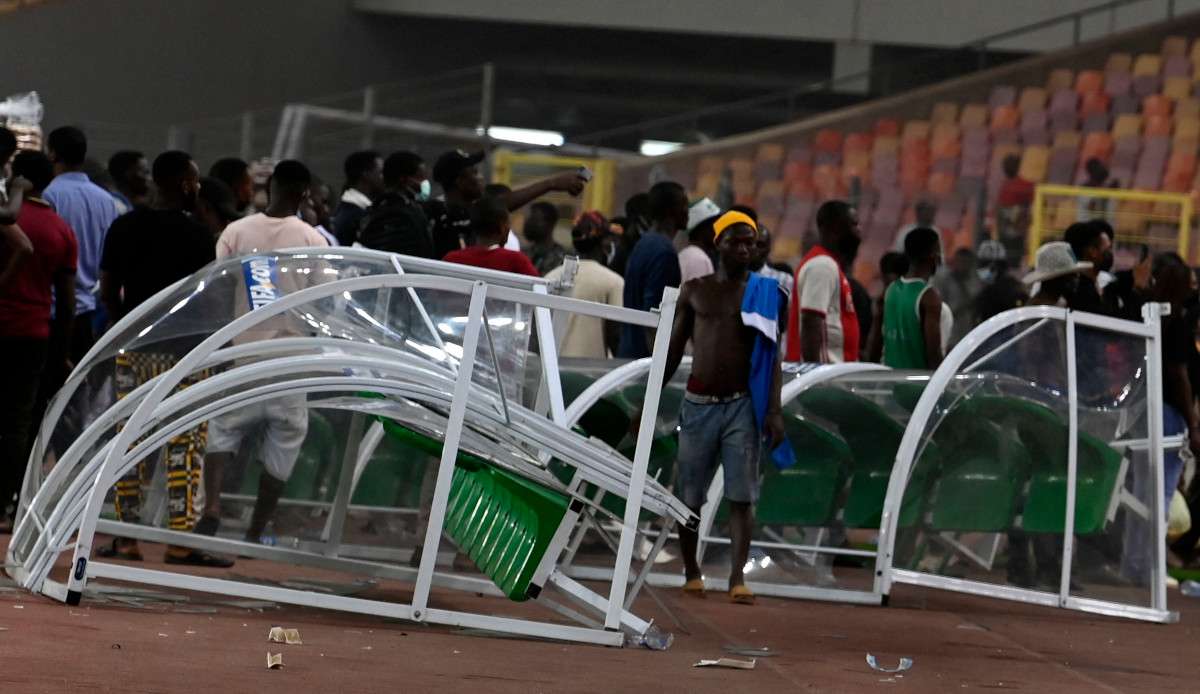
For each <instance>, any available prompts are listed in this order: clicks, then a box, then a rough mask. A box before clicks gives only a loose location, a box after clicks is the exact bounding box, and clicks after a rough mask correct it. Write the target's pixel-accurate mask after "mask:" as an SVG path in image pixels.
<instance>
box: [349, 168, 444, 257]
mask: <svg viewBox="0 0 1200 694" xmlns="http://www.w3.org/2000/svg"><path fill="white" fill-rule="evenodd" d="M429 191H430V188H429V173H428V171H427V169H426V166H425V162H424V161H423V160H422V159H421V157H419V156H417V155H416V154H414V153H412V152H396V153H394V154H391V155H389V156H388V158H387V159H386V160H385V161H384V162H383V197H382V198H381V199H380V200H379V202H378V203H376V204H375V205H374V206H372V207H371V209H369V210H368V211H367V214H366V215H365V216H364V217H363V220H362V224H361V226H360V227H359V231H358V240H359V242H360V243H362V245H364V246H366V247H367V248H374V249H376V250H380V251H388V252H390V253H401V254H403V255H412V256H417V257H419V258H434V257H435V255H434V252H433V238H432V236H430V229H429V227H430V224H429V218H428V217H427V216H426V215H425V209H424V207H423V206H422V205H423V204H424V203H425V201H426V200H428V199H429Z"/></svg>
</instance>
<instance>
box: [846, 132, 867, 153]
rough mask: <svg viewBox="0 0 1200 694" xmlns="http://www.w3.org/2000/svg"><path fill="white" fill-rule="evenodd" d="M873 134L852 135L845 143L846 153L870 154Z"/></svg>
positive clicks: (847, 137)
mask: <svg viewBox="0 0 1200 694" xmlns="http://www.w3.org/2000/svg"><path fill="white" fill-rule="evenodd" d="M871 139H872V138H871V133H850V134H849V135H847V136H846V139H845V140H844V142H843V145H842V146H843V147H844V153H845V154H849V153H850V152H869V151H870V150H871Z"/></svg>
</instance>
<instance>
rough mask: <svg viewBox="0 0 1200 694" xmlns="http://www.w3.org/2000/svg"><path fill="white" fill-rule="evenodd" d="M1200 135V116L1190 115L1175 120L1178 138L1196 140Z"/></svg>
mask: <svg viewBox="0 0 1200 694" xmlns="http://www.w3.org/2000/svg"><path fill="white" fill-rule="evenodd" d="M1198 137H1200V118H1197V117H1196V116H1190V117H1188V118H1179V119H1177V120H1176V121H1175V138H1176V139H1177V140H1186V139H1191V140H1195V139H1197V138H1198Z"/></svg>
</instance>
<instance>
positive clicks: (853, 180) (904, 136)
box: [619, 16, 1200, 282]
mask: <svg viewBox="0 0 1200 694" xmlns="http://www.w3.org/2000/svg"><path fill="white" fill-rule="evenodd" d="M1197 34H1200V18H1197V17H1196V16H1191V17H1186V18H1182V19H1178V20H1176V21H1174V22H1172V23H1164V24H1159V25H1155V26H1152V27H1148V28H1145V29H1139V30H1136V31H1132V32H1127V33H1124V34H1118V35H1115V36H1113V37H1110V38H1107V39H1102V40H1099V41H1095V42H1092V43H1090V44H1084V45H1081V46H1079V47H1077V48H1072V49H1068V50H1064V51H1061V52H1058V53H1054V54H1050V55H1046V56H1039V57H1035V58H1030V59H1027V60H1023V61H1020V62H1018V63H1014V64H1010V65H1006V66H1004V67H1000V68H996V69H992V70H986V71H983V72H981V73H978V74H976V75H972V76H968V77H964V78H958V79H953V80H949V81H947V82H945V83H942V84H940V85H935V86H933V87H929V88H924V89H920V90H917V91H915V92H912V93H910V94H908V95H904V96H899V97H891V98H886V99H880V100H877V101H874V102H870V103H868V104H864V105H860V106H854V107H850V108H847V109H842V110H839V111H835V112H832V113H827V114H823V115H821V116H818V117H815V118H810V119H806V120H804V121H800V122H798V123H794V124H789V125H784V126H780V127H777V128H772V129H769V130H764V131H760V132H758V133H751V134H748V135H743V136H738V137H734V138H730V139H728V140H724V141H720V142H716V143H711V144H708V145H702V146H699V147H694V148H689V149H687V150H683V151H681V152H679V153H677V154H675V155H668V156H666V157H662V158H660V159H659V160H656V161H655V162H654V163H653V166H655V167H659V170H660V171H665V172H667V173H668V174H669V176H671V177H673V178H675V179H676V180H680V181H682V182H684V183H685V185H688V186H690V189H691V192H692V194H693V195H694V196H696V197H700V196H706V195H707V196H710V197H711V196H716V195H717V194H718V192H719V191H720V190H721V187H722V186H721V184H722V181H724V180H728V181H730V182H731V183H732V191H733V196H734V201H735V202H737V203H740V204H747V205H757V206H758V207H759V208H760V209H761V210H762V215H763V220H764V222H765V223H766V224H767V226H769V227H771V228H774V229H777V230H778V233H777V237H778V240H777V242H776V253H777V254H778V255H779V256H781V257H783V258H785V259H786V258H788V257H795V256H798V255H800V253H801V250H802V248H804V247H805V240H806V238H807V237H808V235H810V234H811V233H813V228H812V227H813V215H814V212H815V210H816V208H817V207H818V206H819V205H820V203H821V202H822V201H824V200H827V199H830V198H834V197H845V196H849V198H850V199H851V200H853V201H854V202H856V204H857V207H858V210H859V216H860V222H861V225H862V230H863V237H864V239H863V246H862V248H861V251H860V254H859V259H858V262H857V263H856V266H855V268H854V271H855V274H856V276H858V277H859V279H860V280H862V281H864V282H872V281H874V279H875V275H876V265H877V261H878V258H879V256H880V255H882V253H883V252H885V251H886V250H887V249H888V247H889V244H890V243H891V242H892V239H893V237H894V234H895V231H896V229H897V227H899V226H900V225H902V224H905V223H909V222H911V221H913V219H912V216H913V212H912V207H913V203H915V202H916V201H918V200H928V201H930V202H932V203H933V204H935V205H936V207H937V215H936V221H935V223H936V225H937V226H939V227H940V228H941V229H942V231H943V242H944V251H945V253H946V255H947V257H948V256H949V254H951V253H953V252H954V250H955V249H956V248H959V247H969V246H972V245H974V243H975V241H976V240H977V239H978V238H979V237H980V236H981V235H982V234H985V233H987V228H982V229H981V228H979V227H980V224H981V222H982V223H983V224H985V225H986V224H990V222H989V221H988V220H990V219H991V218H992V216H993V215H994V212H995V205H996V200H997V196H998V193H999V189H1000V186H1001V184H1002V183H1003V180H1004V174H1003V172H1002V170H1001V162H1003V160H1004V159H1005V157H1007V156H1008V155H1010V154H1016V155H1018V156H1020V159H1021V166H1020V174H1019V175H1020V176H1021V177H1023V178H1025V179H1026V180H1028V181H1030V182H1033V183H1059V184H1068V185H1069V184H1080V183H1082V182H1083V181H1084V179H1085V172H1084V165H1085V163H1086V162H1087V161H1088V160H1090V159H1093V158H1095V159H1099V160H1100V161H1102V162H1104V163H1105V164H1106V165H1107V166H1108V168H1109V170H1110V177H1111V178H1110V181H1112V182H1113V185H1115V186H1117V187H1120V188H1130V189H1139V190H1149V191H1168V192H1178V193H1190V194H1191V195H1192V196H1193V198H1194V199H1197V200H1200V176H1197V162H1196V157H1197V147H1198V144H1197V142H1198V138H1200V39H1189V38H1187V36H1195V35H1197ZM1067 66H1071V67H1067ZM1080 66H1084V67H1085V69H1072V68H1079V67H1080ZM627 168H628V167H627ZM619 178H625V179H629V178H633V179H635V180H636V179H637V177H636V176H622V177H619Z"/></svg>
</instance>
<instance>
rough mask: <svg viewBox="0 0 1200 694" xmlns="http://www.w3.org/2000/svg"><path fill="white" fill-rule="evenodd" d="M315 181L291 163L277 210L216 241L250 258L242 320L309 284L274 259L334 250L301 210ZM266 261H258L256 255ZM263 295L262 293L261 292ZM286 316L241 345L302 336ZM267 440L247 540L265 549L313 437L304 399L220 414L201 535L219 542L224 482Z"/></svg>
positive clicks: (221, 249)
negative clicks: (249, 442) (251, 444)
mask: <svg viewBox="0 0 1200 694" xmlns="http://www.w3.org/2000/svg"><path fill="white" fill-rule="evenodd" d="M311 184H312V175H311V174H310V173H309V171H308V168H307V167H305V166H304V164H301V163H300V162H298V161H293V160H285V161H281V162H279V164H277V165H276V166H275V171H274V172H273V173H272V174H271V204H270V205H268V206H267V209H266V211H264V212H259V213H257V214H253V215H251V216H249V217H245V218H242V219H239V220H237V221H236V222H233V223H231V224H230V225H229V226H227V227H225V231H223V232H222V233H221V237H220V238H219V239H217V260H218V261H219V260H222V259H224V258H229V257H237V256H248V257H246V258H245V259H244V260H243V261H242V265H243V268H244V277H245V282H246V302H245V305H244V306H241V308H240V310H239V313H243V314H244V313H245V312H246V311H250V310H253V309H254V308H258V307H259V306H262V305H265V304H266V303H270V302H271V301H273V300H275V299H276V298H278V297H279V296H282V295H284V294H287V293H290V292H295V291H299V290H300V289H303V286H300V284H299V283H300V282H303V281H304V278H302V277H300V276H297V275H296V273H280V272H278V271H277V269H276V267H275V259H274V258H273V257H271V256H270V255H269V254H270V253H271V252H272V251H276V250H280V249H283V248H302V247H309V246H317V247H327V246H328V245H329V244H328V243H326V241H325V238H324V237H323V236H321V234H319V233H318V232H317V230H316V229H314V228H312V227H311V226H309V225H308V224H306V223H305V222H304V221H303V220H301V219H300V217H299V216H298V215H299V211H300V208H301V206H302V205H303V204H304V203H305V200H306V198H307V197H308V196H309V195H310V191H309V187H310V186H311ZM255 253H261V254H263V255H258V256H255V255H253V254H255ZM256 290H258V291H256ZM295 332H296V329H295V328H294V327H293V326H291V324H290V323H289V319H288V317H287V316H276V317H275V318H272V319H271V320H269V321H267V322H266V323H264V324H261V325H260V326H258V328H257V329H255V330H253V331H247V332H245V333H243V334H242V335H240V336H239V339H235V342H245V341H250V340H264V339H271V338H273V337H278V336H280V335H286V334H295ZM259 429H265V433H264V434H263V447H262V461H263V473H262V475H261V476H260V477H259V482H258V499H257V500H256V501H255V504H254V513H253V515H252V516H251V518H250V527H249V528H248V529H247V530H246V538H245V539H246V541H248V542H258V541H259V538H260V536H261V535H262V531H263V529H264V528H265V527H266V525H267V522H268V521H270V520H271V517H272V516H273V515H274V513H275V507H276V506H277V505H278V504H279V497H280V495H281V494H282V493H283V488H284V485H286V484H287V480H288V478H289V477H290V476H291V474H292V468H293V467H295V465H296V458H297V457H298V456H299V454H300V446H301V444H303V443H304V437H305V435H306V434H307V433H308V409H307V407H306V406H305V397H304V395H289V396H285V397H278V398H275V399H273V400H268V401H264V402H262V403H258V404H255V405H250V406H247V407H243V408H242V409H240V410H235V411H233V412H230V413H227V414H224V415H221V416H219V417H217V418H215V419H213V420H211V421H210V422H209V425H208V454H207V456H206V460H205V467H204V500H205V503H204V513H203V515H202V516H201V518H200V521H199V522H198V523H197V524H196V532H198V533H201V534H205V535H215V534H216V532H217V528H218V525H219V523H220V511H221V498H220V496H221V475H222V471H223V470H224V468H225V467H226V464H227V463H230V462H232V460H233V457H234V455H235V454H236V453H237V451H238V449H239V448H240V447H241V445H242V442H243V441H244V440H245V439H246V438H247V436H248V435H250V434H251V432H253V431H256V430H259Z"/></svg>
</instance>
